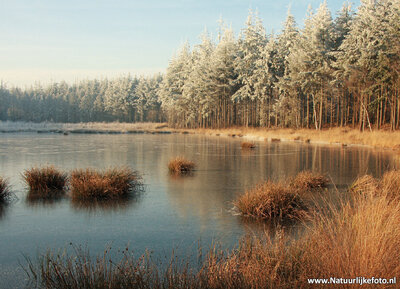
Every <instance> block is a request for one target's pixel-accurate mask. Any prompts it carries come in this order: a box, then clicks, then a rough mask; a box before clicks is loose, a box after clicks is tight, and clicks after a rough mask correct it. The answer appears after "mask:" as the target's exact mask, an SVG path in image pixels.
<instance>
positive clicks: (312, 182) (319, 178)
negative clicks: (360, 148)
mask: <svg viewBox="0 0 400 289" xmlns="http://www.w3.org/2000/svg"><path fill="white" fill-rule="evenodd" d="M328 183H329V180H328V178H327V177H326V176H325V175H323V174H321V173H318V172H312V171H302V172H300V173H298V174H297V175H296V177H294V178H293V179H292V181H291V182H290V186H291V187H293V188H296V189H300V190H309V189H317V188H325V187H326V186H327V184H328Z"/></svg>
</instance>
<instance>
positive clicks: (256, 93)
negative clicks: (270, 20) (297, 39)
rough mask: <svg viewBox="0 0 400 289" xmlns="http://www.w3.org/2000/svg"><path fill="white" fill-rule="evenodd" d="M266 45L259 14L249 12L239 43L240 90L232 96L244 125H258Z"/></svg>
mask: <svg viewBox="0 0 400 289" xmlns="http://www.w3.org/2000/svg"><path fill="white" fill-rule="evenodd" d="M265 44H266V35H265V29H264V27H263V25H262V21H261V19H260V18H259V17H258V15H257V12H253V11H252V10H250V11H249V15H248V18H247V21H246V27H245V28H244V29H243V31H242V33H241V36H240V37H239V41H238V56H237V57H236V61H235V71H236V73H237V83H238V87H239V88H238V90H237V91H236V92H235V94H234V95H233V96H232V100H233V101H234V102H237V103H240V104H241V106H242V124H243V125H245V126H248V125H249V124H251V125H256V124H257V114H256V112H257V100H259V99H260V98H262V95H260V92H261V91H260V90H259V89H256V86H257V82H258V81H259V80H260V79H259V77H258V75H257V74H256V73H255V72H256V71H257V65H259V64H260V62H259V61H258V60H259V58H260V56H261V55H262V52H263V50H264V46H265Z"/></svg>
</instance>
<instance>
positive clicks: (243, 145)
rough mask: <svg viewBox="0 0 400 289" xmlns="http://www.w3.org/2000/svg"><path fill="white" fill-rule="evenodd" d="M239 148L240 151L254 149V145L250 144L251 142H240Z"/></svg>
mask: <svg viewBox="0 0 400 289" xmlns="http://www.w3.org/2000/svg"><path fill="white" fill-rule="evenodd" d="M240 146H241V147H242V149H254V148H256V145H255V143H252V142H242V144H241V145H240Z"/></svg>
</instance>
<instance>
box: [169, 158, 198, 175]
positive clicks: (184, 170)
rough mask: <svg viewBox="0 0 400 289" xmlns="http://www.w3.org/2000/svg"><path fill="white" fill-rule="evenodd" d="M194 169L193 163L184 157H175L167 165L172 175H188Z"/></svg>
mask: <svg viewBox="0 0 400 289" xmlns="http://www.w3.org/2000/svg"><path fill="white" fill-rule="evenodd" d="M194 167H195V164H194V162H192V161H189V160H187V159H185V158H184V157H176V158H174V159H172V160H170V162H169V163H168V170H169V172H170V173H172V174H188V173H190V172H191V171H193V169H194Z"/></svg>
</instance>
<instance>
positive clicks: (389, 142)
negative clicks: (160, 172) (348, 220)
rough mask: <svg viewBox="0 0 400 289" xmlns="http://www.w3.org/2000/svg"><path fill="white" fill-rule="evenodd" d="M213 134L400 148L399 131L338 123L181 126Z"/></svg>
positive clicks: (399, 149)
mask: <svg viewBox="0 0 400 289" xmlns="http://www.w3.org/2000/svg"><path fill="white" fill-rule="evenodd" d="M179 131H180V132H183V133H184V132H190V133H198V134H206V135H213V136H228V137H241V138H244V139H248V140H259V141H271V142H277V141H296V142H307V143H314V144H334V145H341V146H350V145H362V146H368V147H371V148H381V149H390V150H394V151H398V152H400V132H398V131H386V130H374V131H372V132H370V131H364V132H360V131H359V130H357V129H353V128H348V127H342V128H339V127H336V128H329V129H323V130H314V129H289V128H283V129H266V128H245V127H235V128H227V129H192V130H179Z"/></svg>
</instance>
